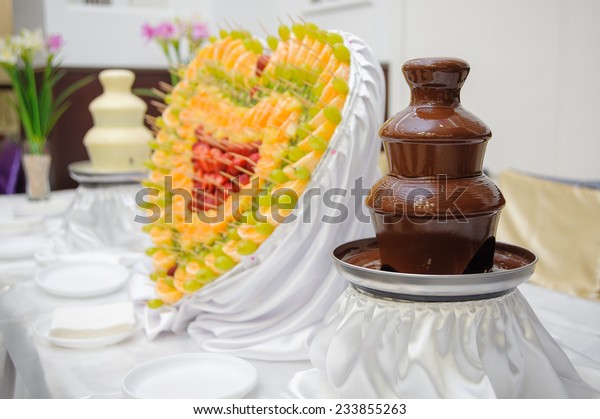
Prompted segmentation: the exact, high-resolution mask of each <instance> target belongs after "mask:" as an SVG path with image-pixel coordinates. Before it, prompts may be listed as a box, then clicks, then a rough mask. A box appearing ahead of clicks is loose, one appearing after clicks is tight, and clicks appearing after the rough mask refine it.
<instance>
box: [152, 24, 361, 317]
mask: <svg viewBox="0 0 600 419" xmlns="http://www.w3.org/2000/svg"><path fill="white" fill-rule="evenodd" d="M278 34H279V36H278V37H276V36H272V35H270V36H268V37H267V39H266V44H267V45H266V46H264V45H263V43H262V42H261V41H259V40H258V39H256V38H254V37H252V35H251V34H250V33H249V32H247V31H243V30H232V31H224V30H223V31H221V33H220V37H219V39H215V38H212V39H211V43H210V44H208V45H207V46H205V47H204V48H202V49H201V50H200V51H199V52H198V54H197V56H196V57H195V58H194V59H193V61H192V62H191V63H190V64H189V66H188V67H187V69H185V71H184V72H183V73H182V74H181V76H182V78H181V81H180V82H179V83H178V84H177V85H176V86H174V87H173V88H172V89H170V88H168V89H165V90H167V92H166V95H165V97H164V105H163V106H164V110H163V112H162V116H161V117H159V118H157V119H156V120H155V121H154V125H155V129H156V136H155V140H154V141H153V143H152V144H151V145H152V147H153V148H154V152H153V155H152V157H151V159H150V161H149V162H148V168H149V169H150V174H149V178H148V179H147V180H146V181H144V185H145V186H146V187H150V188H153V189H155V190H157V191H158V194H157V195H156V196H151V197H149V199H148V202H149V204H152V205H154V206H155V207H158V208H160V210H161V211H160V216H159V217H158V218H157V219H156V221H154V222H153V223H152V224H149V225H147V226H145V229H146V231H147V232H148V233H149V234H150V236H151V238H152V241H153V243H154V247H152V248H150V249H148V254H149V255H150V256H151V257H152V259H153V264H154V272H153V273H152V274H151V279H152V280H153V281H155V283H156V293H157V296H158V298H156V299H154V300H151V301H149V302H148V305H149V306H150V307H151V308H157V307H159V306H161V305H162V304H163V303H168V304H173V303H176V302H177V301H178V300H180V299H181V298H182V297H183V296H185V295H187V294H191V293H194V292H196V291H198V290H199V289H201V288H202V287H203V286H204V285H206V284H208V283H210V282H211V281H214V280H215V279H217V278H219V277H220V276H221V275H223V274H225V273H226V272H228V271H229V270H231V269H232V268H234V267H235V266H236V265H237V264H238V263H240V261H241V260H242V258H244V257H246V256H249V255H252V254H253V253H254V252H256V251H257V249H258V248H259V247H260V245H261V244H262V243H263V242H264V241H265V240H266V239H267V238H268V237H269V236H270V235H271V233H272V232H273V231H274V230H275V229H276V228H277V226H278V225H279V224H280V223H281V222H282V220H284V219H285V217H286V216H287V215H289V214H290V213H291V211H292V210H293V208H294V206H295V204H296V201H297V200H298V198H299V197H300V196H301V194H302V192H303V191H304V189H305V188H306V185H307V184H308V182H309V181H310V178H311V176H312V174H313V172H314V170H315V168H316V167H317V165H318V164H319V161H320V160H321V158H322V157H323V155H324V154H325V153H326V152H327V148H328V145H329V142H330V140H331V138H332V137H333V135H334V132H335V130H336V127H337V126H338V125H339V124H340V122H341V121H342V111H343V108H344V105H345V102H346V97H347V95H348V93H349V86H348V78H349V73H350V55H351V54H350V51H349V49H348V48H347V46H346V45H344V39H343V37H342V36H341V35H339V34H337V33H334V32H327V31H324V30H322V29H320V28H318V27H317V26H316V25H314V24H312V23H294V24H293V25H291V28H290V27H288V26H285V25H282V26H280V27H279V31H278ZM267 46H268V48H267ZM167 185H169V186H170V187H167ZM176 191H177V193H176ZM180 191H189V194H185V193H179V192H180Z"/></svg>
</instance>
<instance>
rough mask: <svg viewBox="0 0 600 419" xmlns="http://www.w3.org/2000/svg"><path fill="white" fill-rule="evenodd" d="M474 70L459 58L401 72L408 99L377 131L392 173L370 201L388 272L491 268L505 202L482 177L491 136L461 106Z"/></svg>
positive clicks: (417, 63) (416, 64) (414, 63)
mask: <svg viewBox="0 0 600 419" xmlns="http://www.w3.org/2000/svg"><path fill="white" fill-rule="evenodd" d="M469 69H470V67H469V64H468V63H467V62H465V61H463V60H460V59H455V58H421V59H416V60H411V61H408V62H407V63H405V64H404V66H403V67H402V70H403V71H404V76H405V78H406V81H407V82H408V84H409V85H410V87H411V101H410V104H409V106H408V107H407V108H406V109H404V110H402V111H400V112H399V113H397V114H396V115H394V116H393V117H392V118H391V119H389V120H388V121H387V122H385V123H384V125H383V126H382V127H381V129H380V132H379V133H380V136H381V139H382V141H383V144H384V149H385V152H386V154H387V158H388V162H389V166H390V173H389V174H387V175H386V176H384V177H383V178H382V179H380V180H379V181H378V182H377V183H376V184H375V185H374V186H373V188H372V189H371V193H370V195H369V196H368V198H367V206H368V207H369V209H370V211H371V218H372V220H373V224H374V226H375V231H376V233H377V241H378V244H379V249H380V252H381V262H382V267H383V268H386V269H392V270H396V271H398V272H405V273H423V274H462V273H470V272H485V271H487V270H489V269H491V267H492V263H493V257H494V248H495V234H496V228H497V225H498V220H499V215H500V210H501V209H502V207H503V206H504V198H503V197H502V194H501V193H500V191H499V190H498V188H497V187H496V185H494V183H493V182H492V181H491V180H490V179H489V178H488V177H487V176H485V175H484V174H483V173H482V166H483V156H484V154H485V148H486V145H487V141H488V140H489V139H490V138H491V135H492V133H491V131H490V129H489V128H488V126H487V125H486V124H485V123H483V122H482V121H481V120H480V119H479V118H477V117H476V116H475V115H473V114H471V113H470V112H469V111H467V110H466V109H464V108H463V107H462V105H461V103H460V89H461V87H462V85H463V83H464V81H465V80H466V78H467V75H468V74H469Z"/></svg>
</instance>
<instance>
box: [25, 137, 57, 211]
mask: <svg viewBox="0 0 600 419" xmlns="http://www.w3.org/2000/svg"><path fill="white" fill-rule="evenodd" d="M22 161H23V171H24V172H25V183H26V188H25V190H26V192H27V198H28V199H29V200H30V201H41V200H46V199H49V198H50V164H51V163H52V157H51V156H50V153H49V152H48V150H47V149H46V148H43V150H42V152H41V153H32V152H31V148H30V147H29V145H28V144H27V143H25V146H24V150H23V157H22Z"/></svg>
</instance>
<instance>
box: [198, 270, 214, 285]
mask: <svg viewBox="0 0 600 419" xmlns="http://www.w3.org/2000/svg"><path fill="white" fill-rule="evenodd" d="M216 277H217V274H216V273H214V272H213V270H212V269H210V268H201V269H199V270H198V272H196V279H197V280H199V281H204V282H206V281H210V280H213V279H215V278H216Z"/></svg>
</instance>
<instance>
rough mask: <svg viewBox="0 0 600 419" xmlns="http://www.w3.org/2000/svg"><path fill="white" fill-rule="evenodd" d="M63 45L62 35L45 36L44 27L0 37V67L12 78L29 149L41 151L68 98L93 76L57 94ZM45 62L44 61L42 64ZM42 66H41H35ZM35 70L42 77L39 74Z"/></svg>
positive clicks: (16, 103) (16, 102)
mask: <svg viewBox="0 0 600 419" xmlns="http://www.w3.org/2000/svg"><path fill="white" fill-rule="evenodd" d="M62 44H63V40H62V37H61V36H60V35H50V36H48V37H46V38H45V37H44V36H43V34H42V31H41V30H39V29H38V30H33V31H30V30H27V29H24V30H23V31H21V32H20V33H19V34H18V35H16V36H12V37H10V36H9V37H4V38H0V67H1V68H3V69H4V70H6V72H7V73H8V76H9V78H10V81H11V84H12V87H13V90H14V92H15V96H16V100H15V102H14V103H13V106H14V108H15V110H16V112H17V114H18V116H19V119H20V121H21V124H22V125H23V130H24V131H25V136H26V140H27V145H28V146H29V150H28V151H29V152H30V153H31V154H36V155H39V154H42V153H43V152H44V147H45V145H46V140H47V139H48V135H49V134H50V132H51V131H52V128H53V127H54V125H55V124H56V122H57V121H58V119H59V118H60V117H61V115H62V114H63V113H64V112H65V111H66V110H67V108H68V107H69V103H68V102H67V99H68V98H69V96H70V95H71V94H72V93H73V92H75V91H76V90H77V89H79V88H80V87H81V86H83V85H84V84H86V83H88V82H89V81H90V79H82V80H80V81H79V82H77V83H74V84H72V85H70V86H69V87H68V88H66V89H65V90H63V91H62V92H61V94H60V95H58V96H57V97H54V93H53V88H54V86H55V85H56V83H57V82H58V81H59V80H60V79H61V77H62V72H60V71H59V70H58V64H57V61H56V60H57V54H58V52H59V50H60V49H61V47H62ZM42 63H43V64H42ZM36 65H40V67H41V68H40V69H39V70H37V69H36V68H35V66H36ZM36 72H40V73H41V76H40V77H36Z"/></svg>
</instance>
